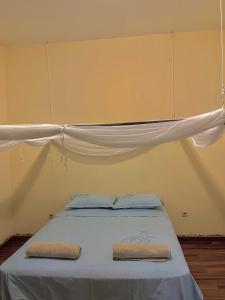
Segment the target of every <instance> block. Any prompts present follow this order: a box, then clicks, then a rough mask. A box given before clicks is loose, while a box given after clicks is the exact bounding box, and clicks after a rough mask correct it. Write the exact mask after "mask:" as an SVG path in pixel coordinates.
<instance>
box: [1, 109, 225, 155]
mask: <svg viewBox="0 0 225 300" xmlns="http://www.w3.org/2000/svg"><path fill="white" fill-rule="evenodd" d="M224 129H225V110H224V109H223V108H221V109H218V110H215V111H212V112H208V113H205V114H201V115H197V116H194V117H190V118H185V119H182V120H178V121H156V122H147V123H141V124H129V125H119V124H117V125H107V124H106V125H54V124H37V125H32V124H31V125H0V150H4V149H9V148H11V147H13V146H14V145H16V144H18V143H21V142H25V143H27V144H29V145H32V146H41V145H45V144H47V143H49V142H53V143H55V144H57V145H58V146H60V147H62V148H63V149H67V150H69V151H72V152H75V153H77V154H80V155H86V156H100V157H101V156H102V157H104V156H113V155H118V154H124V153H128V152H132V151H134V150H138V149H140V150H141V149H144V148H145V149H146V148H147V147H150V146H152V145H156V144H162V143H166V142H171V141H175V140H179V139H184V138H188V137H191V138H192V141H193V144H194V146H196V147H205V146H208V145H210V144H213V143H215V142H216V141H217V140H218V139H219V138H220V137H221V136H222V135H223V133H224Z"/></svg>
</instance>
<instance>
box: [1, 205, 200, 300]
mask: <svg viewBox="0 0 225 300" xmlns="http://www.w3.org/2000/svg"><path fill="white" fill-rule="evenodd" d="M31 241H48V242H69V243H73V242H74V243H79V244H80V245H81V247H82V251H81V257H80V258H79V259H78V260H75V261H71V260H59V259H48V258H26V256H25V251H26V245H27V243H29V242H31ZM123 241H125V242H147V243H164V244H167V245H168V246H169V247H170V249H171V252H172V259H171V260H168V261H166V262H149V261H113V260H112V244H113V243H115V242H123ZM27 243H26V244H25V245H24V246H22V247H21V248H20V249H19V250H18V251H17V252H16V253H14V254H13V255H12V256H11V257H10V258H9V259H8V260H6V261H5V262H4V263H3V264H2V265H1V266H0V295H1V300H156V299H157V300H200V299H203V296H202V293H201V291H200V290H199V288H198V286H197V284H196V282H195V281H194V279H193V277H192V275H191V273H190V271H189V268H188V266H187V263H186V261H185V259H184V256H183V252H182V250H181V247H180V245H179V242H178V240H177V237H176V234H175V232H174V229H173V226H172V224H171V221H170V219H169V217H168V215H167V213H166V211H165V209H164V208H162V207H160V208H158V209H123V210H110V209H76V210H68V209H65V210H63V211H61V212H60V213H59V214H57V215H56V216H55V217H54V218H53V219H52V220H50V221H49V222H48V224H47V225H45V226H44V227H43V228H42V229H41V230H40V231H39V232H38V233H36V234H35V235H34V236H33V237H32V238H31V239H30V240H29V241H28V242H27Z"/></svg>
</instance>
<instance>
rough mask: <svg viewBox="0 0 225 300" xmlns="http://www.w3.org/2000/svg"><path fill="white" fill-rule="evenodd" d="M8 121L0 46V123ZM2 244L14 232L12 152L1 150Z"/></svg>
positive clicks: (3, 51)
mask: <svg viewBox="0 0 225 300" xmlns="http://www.w3.org/2000/svg"><path fill="white" fill-rule="evenodd" d="M5 123H7V106H6V72H5V50H4V49H3V47H1V46H0V124H5ZM0 182H1V183H0V244H1V243H3V241H5V240H6V239H7V238H8V237H9V236H10V235H11V234H12V233H13V221H12V208H11V201H10V196H11V166H10V152H0Z"/></svg>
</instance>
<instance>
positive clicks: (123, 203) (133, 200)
mask: <svg viewBox="0 0 225 300" xmlns="http://www.w3.org/2000/svg"><path fill="white" fill-rule="evenodd" d="M116 199H117V201H116V202H115V204H114V206H113V208H114V209H121V208H156V207H158V206H161V201H160V198H159V196H156V195H150V194H149V195H148V194H146V195H143V194H142V195H122V196H118V197H117V198H116Z"/></svg>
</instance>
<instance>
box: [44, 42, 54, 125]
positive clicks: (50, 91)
mask: <svg viewBox="0 0 225 300" xmlns="http://www.w3.org/2000/svg"><path fill="white" fill-rule="evenodd" d="M45 56H46V67H47V75H48V98H49V113H50V119H51V122H52V123H53V113H52V87H51V73H50V66H49V53H48V42H46V44H45Z"/></svg>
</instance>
